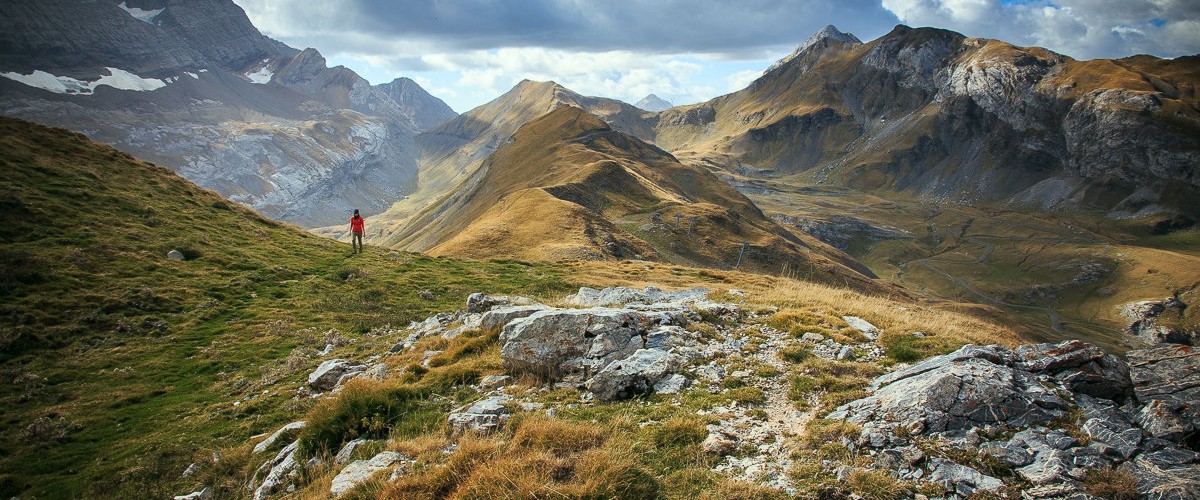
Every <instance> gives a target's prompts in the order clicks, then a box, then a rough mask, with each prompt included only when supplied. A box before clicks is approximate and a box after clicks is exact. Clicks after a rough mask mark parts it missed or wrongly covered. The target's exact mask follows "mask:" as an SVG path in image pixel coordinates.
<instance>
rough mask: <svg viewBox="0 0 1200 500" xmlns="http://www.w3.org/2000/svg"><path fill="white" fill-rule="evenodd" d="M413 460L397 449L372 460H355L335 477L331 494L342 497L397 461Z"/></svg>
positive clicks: (331, 485) (334, 496) (330, 488)
mask: <svg viewBox="0 0 1200 500" xmlns="http://www.w3.org/2000/svg"><path fill="white" fill-rule="evenodd" d="M411 461H412V459H411V458H409V457H406V456H404V454H402V453H398V452H395V451H385V452H383V453H380V454H378V455H375V456H374V457H372V458H371V459H370V460H355V461H354V462H352V463H351V464H350V465H347V466H346V468H344V469H342V471H341V472H339V473H338V475H337V476H335V477H334V478H333V482H332V483H330V486H329V495H330V496H331V497H333V498H338V497H341V496H342V495H345V494H346V493H349V492H350V490H353V489H354V488H355V487H356V486H358V485H359V484H362V483H364V482H366V481H367V480H368V479H371V476H373V475H375V473H376V472H379V471H381V470H385V469H387V468H389V467H391V466H392V465H394V464H396V463H402V462H411Z"/></svg>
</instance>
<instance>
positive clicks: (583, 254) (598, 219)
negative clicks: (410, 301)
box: [391, 105, 878, 289]
mask: <svg viewBox="0 0 1200 500" xmlns="http://www.w3.org/2000/svg"><path fill="white" fill-rule="evenodd" d="M391 238H393V239H392V240H391V241H394V242H395V245H396V246H397V247H399V248H405V249H411V250H414V251H422V252H427V253H429V254H431V255H450V256H456V257H470V258H477V259H498V258H505V259H508V258H517V259H525V260H533V261H568V260H605V259H616V260H621V259H636V260H657V261H667V262H672V263H676V264H683V265H693V266H700V267H710V268H726V269H728V268H732V267H734V266H735V265H737V264H738V259H739V254H740V252H741V251H742V242H743V241H746V242H748V246H747V248H746V250H745V255H744V256H743V257H742V261H741V266H740V268H741V269H746V270H750V269H752V270H759V271H769V272H782V271H783V270H786V269H793V270H801V269H803V270H806V272H808V273H809V275H811V276H812V279H814V280H817V281H834V282H837V283H842V284H845V283H852V284H853V286H855V287H856V288H860V289H876V288H877V287H878V285H876V284H874V283H872V282H871V280H870V279H869V278H871V277H873V276H872V275H871V274H870V272H869V271H867V270H866V268H864V267H862V266H861V265H859V264H857V263H856V262H854V261H853V260H852V259H850V258H848V257H846V256H845V255H844V254H842V253H841V252H838V251H837V250H834V249H833V248H831V247H828V246H826V245H824V244H822V243H820V242H818V241H816V240H815V239H813V238H801V237H798V236H795V235H793V234H792V233H790V232H788V231H786V230H784V229H783V228H782V227H780V226H778V225H776V224H775V223H773V222H771V221H770V220H768V219H767V218H766V217H765V216H763V214H762V212H760V211H759V210H758V208H757V207H755V206H754V204H753V203H752V202H750V200H748V199H746V198H745V197H744V196H742V195H741V194H740V193H738V192H737V191H736V190H735V189H733V188H732V187H730V186H729V185H728V184H726V183H725V182H723V181H721V180H719V179H718V178H716V177H715V176H713V175H712V174H710V173H708V172H707V171H704V170H703V169H700V168H696V167H688V166H685V165H683V164H680V163H679V162H678V161H676V160H675V158H674V157H672V156H671V155H670V154H668V153H666V152H665V151H662V150H661V149H658V148H656V147H654V146H652V145H650V144H647V143H645V142H643V141H641V140H639V139H637V138H635V137H633V136H631V135H629V134H626V133H622V132H620V131H618V130H616V129H615V127H611V126H609V125H608V124H606V123H605V122H604V121H602V120H601V119H600V118H599V117H596V116H594V115H592V114H590V113H588V112H586V111H584V110H582V109H580V108H577V107H575V106H568V105H563V106H559V107H558V108H555V109H554V110H553V111H551V112H549V113H547V114H545V115H543V116H541V117H539V118H537V119H534V120H532V121H530V122H529V123H527V124H525V125H524V126H522V127H521V128H520V129H518V130H517V132H516V133H514V134H513V135H512V138H511V140H510V141H508V142H507V143H505V144H504V145H502V146H500V147H499V148H498V149H497V150H496V151H495V152H494V153H492V154H491V155H489V156H488V158H487V159H486V160H485V161H484V162H483V165H482V166H481V167H480V168H479V169H478V170H476V171H475V172H474V173H473V174H471V175H470V176H469V177H468V178H467V180H466V181H464V182H463V184H462V185H461V186H460V187H458V188H457V189H455V190H454V191H453V192H451V193H449V194H447V195H446V196H445V197H444V198H442V199H441V200H439V201H438V202H437V203H434V204H432V205H430V206H429V207H427V208H426V209H425V210H423V211H421V212H419V213H418V214H416V215H415V216H414V217H413V218H412V219H411V220H410V222H409V223H408V224H407V225H406V226H404V228H402V229H401V230H400V231H398V232H396V233H394V234H393V235H392V236H391Z"/></svg>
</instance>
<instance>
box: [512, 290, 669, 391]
mask: <svg viewBox="0 0 1200 500" xmlns="http://www.w3.org/2000/svg"><path fill="white" fill-rule="evenodd" d="M661 320H662V319H661V318H659V317H655V316H650V315H646V314H643V313H641V312H638V311H633V310H629V309H608V308H592V309H550V310H545V311H539V312H535V313H533V314H532V315H530V316H527V317H524V318H519V319H516V320H513V321H512V322H510V323H508V324H507V325H505V326H504V330H503V331H502V332H501V334H500V343H501V347H500V358H501V359H502V360H503V362H504V367H505V368H506V369H507V370H509V371H510V372H513V373H532V374H535V375H538V376H543V377H548V378H550V379H553V380H561V379H563V378H564V377H567V378H568V379H569V380H574V381H579V382H581V381H583V380H586V378H587V377H588V376H590V375H591V374H592V373H595V372H597V371H599V370H600V369H602V368H604V367H605V366H607V365H608V364H609V363H610V362H612V361H615V360H617V359H623V358H625V357H627V356H629V355H630V354H632V353H633V352H634V351H636V350H637V349H640V348H642V347H643V346H644V345H645V340H644V339H643V338H642V334H643V333H644V332H646V331H647V329H648V327H650V326H651V325H652V324H654V323H657V322H659V321H661Z"/></svg>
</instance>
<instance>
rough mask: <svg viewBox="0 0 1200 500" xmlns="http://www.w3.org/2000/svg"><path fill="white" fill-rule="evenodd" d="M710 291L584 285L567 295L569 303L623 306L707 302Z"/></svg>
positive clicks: (588, 305) (592, 305) (581, 305)
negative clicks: (600, 287) (599, 288)
mask: <svg viewBox="0 0 1200 500" xmlns="http://www.w3.org/2000/svg"><path fill="white" fill-rule="evenodd" d="M709 293H712V291H711V290H708V289H706V288H698V287H697V288H691V289H687V290H680V291H677V292H668V291H665V290H662V289H659V288H655V287H652V286H648V287H646V288H645V289H644V290H638V289H635V288H626V287H619V286H617V287H609V288H605V289H603V290H596V289H594V288H588V287H582V288H580V289H579V292H578V293H576V294H574V295H570V296H568V297H567V303H569V304H571V305H575V306H580V307H601V306H614V305H622V306H623V305H628V304H631V303H641V304H660V303H677V304H693V303H696V302H707V301H708V294H709Z"/></svg>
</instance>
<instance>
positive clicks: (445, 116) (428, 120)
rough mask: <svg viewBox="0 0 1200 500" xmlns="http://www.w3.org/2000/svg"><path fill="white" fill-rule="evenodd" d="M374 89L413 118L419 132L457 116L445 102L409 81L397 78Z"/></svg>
mask: <svg viewBox="0 0 1200 500" xmlns="http://www.w3.org/2000/svg"><path fill="white" fill-rule="evenodd" d="M375 88H376V89H379V91H380V92H383V94H384V95H386V96H388V97H390V98H392V100H393V101H395V102H396V104H398V105H400V110H401V111H402V112H403V113H404V114H406V115H408V116H411V117H413V123H414V124H415V125H416V126H417V128H419V129H421V130H429V129H431V128H433V127H436V126H438V125H441V124H442V123H444V122H445V121H446V120H449V119H451V118H454V117H456V116H458V113H455V112H454V110H453V109H450V106H447V105H446V103H445V102H443V101H442V100H441V99H438V98H437V97H434V96H433V95H431V94H430V93H429V92H426V91H425V89H423V88H421V86H420V85H417V82H414V81H412V80H411V79H408V78H397V79H395V80H392V81H391V82H388V83H383V84H380V85H376V86H375Z"/></svg>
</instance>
